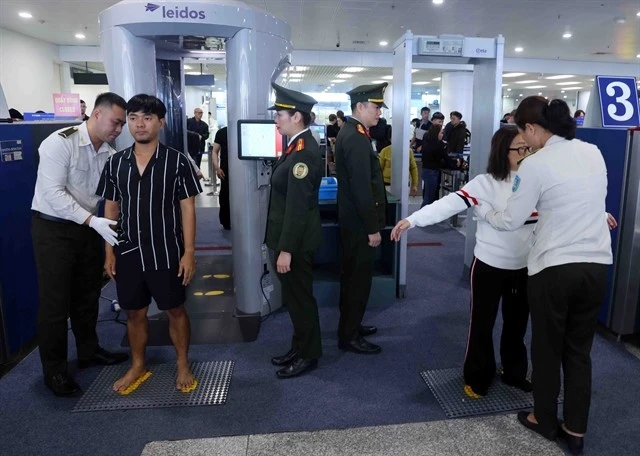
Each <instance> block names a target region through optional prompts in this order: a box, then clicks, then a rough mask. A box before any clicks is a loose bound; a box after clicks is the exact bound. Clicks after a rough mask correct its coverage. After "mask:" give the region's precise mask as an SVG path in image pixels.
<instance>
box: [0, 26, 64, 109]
mask: <svg viewBox="0 0 640 456" xmlns="http://www.w3.org/2000/svg"><path fill="white" fill-rule="evenodd" d="M57 61H58V46H56V45H54V44H50V43H45V42H44V41H40V40H37V39H35V38H30V37H28V36H25V35H21V34H19V33H15V32H12V31H10V30H6V29H3V28H0V84H2V88H3V90H4V94H5V97H6V98H7V104H8V105H9V107H10V108H15V109H17V110H18V111H20V112H22V113H24V112H34V111H37V110H39V109H41V110H43V111H46V112H53V96H52V94H53V93H56V92H60V70H59V65H58V63H57Z"/></svg>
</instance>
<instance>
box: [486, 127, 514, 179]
mask: <svg viewBox="0 0 640 456" xmlns="http://www.w3.org/2000/svg"><path fill="white" fill-rule="evenodd" d="M516 136H518V129H517V128H515V127H506V126H505V127H503V128H500V129H499V130H498V131H496V132H495V133H494V134H493V137H492V138H491V152H490V153H489V163H487V173H489V174H491V176H493V178H494V179H495V180H499V181H503V180H507V179H508V178H509V174H510V173H511V164H510V163H509V148H510V147H511V143H512V142H513V139H514V138H515V137H516Z"/></svg>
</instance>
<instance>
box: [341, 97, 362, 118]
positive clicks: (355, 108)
mask: <svg viewBox="0 0 640 456" xmlns="http://www.w3.org/2000/svg"><path fill="white" fill-rule="evenodd" d="M358 103H361V102H360V101H356V102H355V103H351V112H352V113H354V112H356V111H357V110H358ZM342 120H344V117H343V118H342Z"/></svg>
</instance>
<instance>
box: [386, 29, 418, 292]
mask: <svg viewBox="0 0 640 456" xmlns="http://www.w3.org/2000/svg"><path fill="white" fill-rule="evenodd" d="M412 66H413V34H412V33H411V31H407V32H406V33H405V35H404V36H403V37H402V38H401V39H400V40H399V41H398V42H397V43H396V46H395V48H394V51H393V88H392V90H393V94H392V96H393V99H392V101H393V104H392V105H391V109H392V131H393V136H392V137H391V144H392V147H391V150H392V159H391V162H392V163H393V166H392V168H391V192H392V193H393V194H394V195H395V196H396V197H397V198H398V199H400V217H401V218H405V217H407V215H408V210H409V187H408V185H409V147H408V144H409V139H410V136H409V126H410V125H409V123H410V119H409V112H410V110H411V67H412ZM398 249H399V254H398V270H397V271H396V296H398V297H404V294H405V288H406V286H407V237H406V236H403V237H402V240H401V241H400V243H399V245H398Z"/></svg>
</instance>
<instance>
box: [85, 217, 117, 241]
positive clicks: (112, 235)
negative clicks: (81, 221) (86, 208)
mask: <svg viewBox="0 0 640 456" xmlns="http://www.w3.org/2000/svg"><path fill="white" fill-rule="evenodd" d="M85 223H86V222H85ZM117 224H118V222H117V221H115V220H111V219H108V218H103V217H95V216H94V217H91V219H90V220H89V226H90V227H91V228H93V229H94V230H96V231H97V232H98V234H99V235H100V236H102V239H104V240H105V241H107V242H108V243H109V244H110V245H112V246H113V245H116V244H117V243H118V233H116V232H115V231H113V229H111V227H110V225H117Z"/></svg>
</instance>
